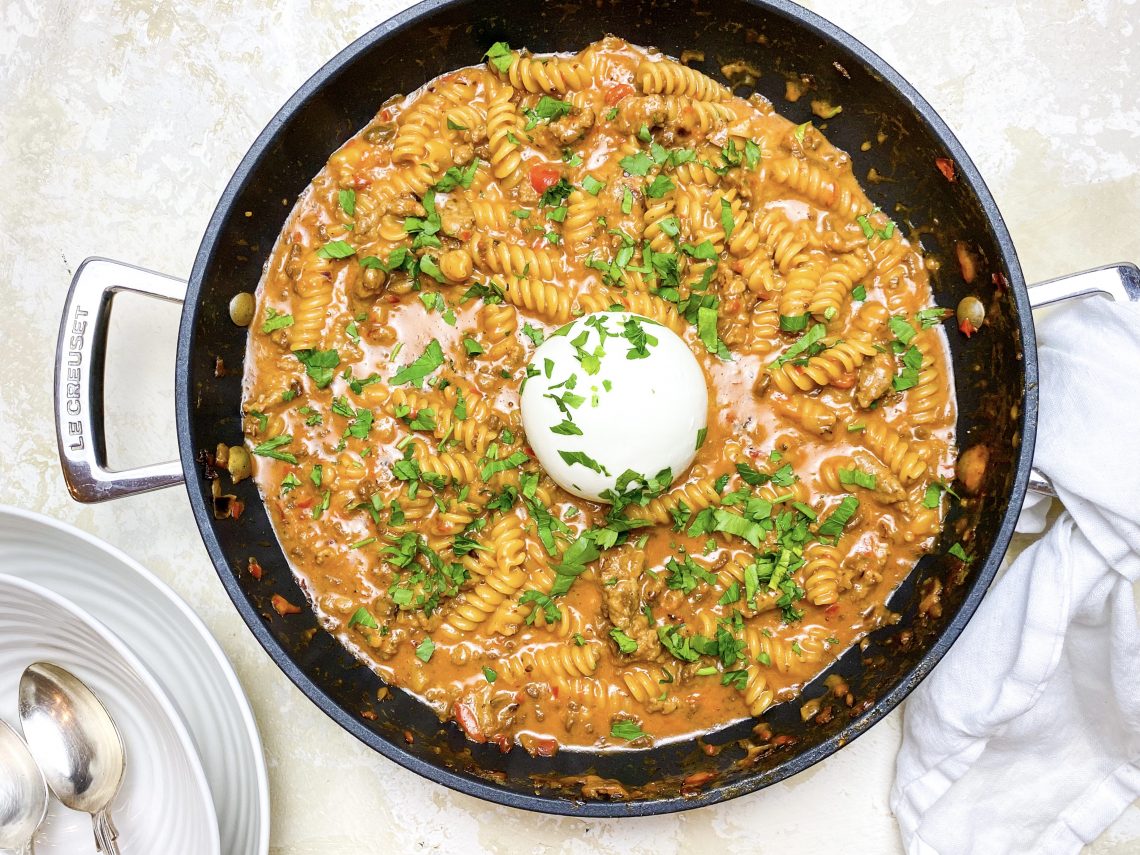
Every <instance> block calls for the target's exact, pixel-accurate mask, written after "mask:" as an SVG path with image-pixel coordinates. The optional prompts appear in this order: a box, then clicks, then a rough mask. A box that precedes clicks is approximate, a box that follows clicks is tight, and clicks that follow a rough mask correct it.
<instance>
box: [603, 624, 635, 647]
mask: <svg viewBox="0 0 1140 855" xmlns="http://www.w3.org/2000/svg"><path fill="white" fill-rule="evenodd" d="M610 638H612V639H613V640H614V641H615V642H616V643H617V646H618V650H620V651H621V652H622V653H626V654H629V653H636V652H637V642H636V641H634V640H633V639H632V638H630V637H629V636H628V635H626V634H625V633H624V632H622V631H621V630H620V629H617V628H616V627H615V628H614V629H611V630H610Z"/></svg>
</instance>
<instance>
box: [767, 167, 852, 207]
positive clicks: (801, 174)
mask: <svg viewBox="0 0 1140 855" xmlns="http://www.w3.org/2000/svg"><path fill="white" fill-rule="evenodd" d="M770 174H771V176H772V179H773V180H774V181H776V182H778V183H779V184H783V185H785V186H787V187H788V188H789V189H792V190H795V191H796V192H797V193H800V194H801V195H803V196H804V197H805V198H807V199H810V200H811V201H812V202H815V203H816V204H817V205H822V206H823V207H825V208H829V209H831V210H832V211H835V212H836V213H838V214H840V215H841V216H844V217H846V218H847V219H849V220H853V219H855V218H856V217H857V216H859V213H860V212H861V211H862V210H863V206H864V205H865V204H866V203H864V202H863V201H862V200H861V199H859V198H858V197H856V196H855V195H854V194H853V193H852V192H851V189H850V188H849V187H847V186H846V185H839V184H837V183H836V182H835V181H833V180H832V179H831V178H830V177H828V175H827V174H826V173H825V172H824V171H823V169H822V168H821V167H820V166H818V165H816V164H813V163H811V162H810V161H808V160H806V159H803V158H798V157H786V158H782V159H780V160H778V161H776V162H775V163H773V164H772V169H771V173H770Z"/></svg>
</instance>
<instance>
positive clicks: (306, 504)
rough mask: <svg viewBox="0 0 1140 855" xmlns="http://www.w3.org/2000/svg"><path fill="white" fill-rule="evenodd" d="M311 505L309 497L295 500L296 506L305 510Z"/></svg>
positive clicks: (311, 501)
mask: <svg viewBox="0 0 1140 855" xmlns="http://www.w3.org/2000/svg"><path fill="white" fill-rule="evenodd" d="M312 506H313V500H312V499H311V498H309V499H301V501H299V502H297V507H298V508H300V509H301V510H303V511H307V510H308V509H309V508H311V507H312Z"/></svg>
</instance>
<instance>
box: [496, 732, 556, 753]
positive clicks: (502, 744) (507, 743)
mask: <svg viewBox="0 0 1140 855" xmlns="http://www.w3.org/2000/svg"><path fill="white" fill-rule="evenodd" d="M494 743H495V744H496V745H498V746H499V753H500V754H507V753H508V752H509V751H510V750H511V749H512V748H514V747H515V743H514V742H513V741H512V740H511V738H510V737H509V736H507V735H506V734H505V733H497V734H495V736H494ZM543 756H546V757H549V756H550V755H549V754H547V755H543Z"/></svg>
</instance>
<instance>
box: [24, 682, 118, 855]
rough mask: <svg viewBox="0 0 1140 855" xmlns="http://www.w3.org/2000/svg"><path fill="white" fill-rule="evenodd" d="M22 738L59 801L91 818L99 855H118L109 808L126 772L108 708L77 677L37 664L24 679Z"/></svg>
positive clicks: (115, 729)
mask: <svg viewBox="0 0 1140 855" xmlns="http://www.w3.org/2000/svg"><path fill="white" fill-rule="evenodd" d="M19 702H20V723H21V725H22V727H23V730H24V738H25V739H26V740H27V741H28V748H29V749H30V750H31V753H32V756H33V757H34V758H35V761H36V763H38V764H39V767H40V769H41V771H42V772H43V776H44V779H45V780H46V781H47V785H48V786H49V787H50V788H51V791H52V792H53V793H55V796H56V798H58V799H59V800H60V802H62V803H63V804H64V806H66V807H69V808H71V809H72V810H78V811H83V812H84V813H89V814H91V815H92V823H93V825H94V831H95V843H96V845H97V846H98V847H99V851H100V852H104V853H108V855H117V852H118V849H117V847H116V846H115V842H114V841H115V838H116V837H117V836H118V833H117V831H116V830H115V826H114V824H113V823H112V821H111V813H110V807H111V802H112V801H114V799H115V796H116V794H117V793H118V792H119V786H120V785H121V784H122V781H123V773H124V771H125V769H126V757H125V752H124V750H123V741H122V738H121V737H120V736H119V730H118V728H117V727H115V722H114V721H113V720H112V718H111V716H110V714H109V713H108V712H107V709H106V707H104V706H103V704H102V703H101V702H100V700H99V699H98V698H97V697H96V696H95V694H94V693H93V692H92V691H91V690H90V689H89V688H87V686H86V685H84V684H83V682H82V681H81V680H79V678H78V677H76V676H75V675H74V674H72V673H71V672H70V671H67V670H66V669H64V668H61V667H59V666H58V665H53V664H51V663H49V662H37V663H35V664H33V665H29V666H28V667H27V669H25V671H24V673H23V676H21V678H20V696H19Z"/></svg>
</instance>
